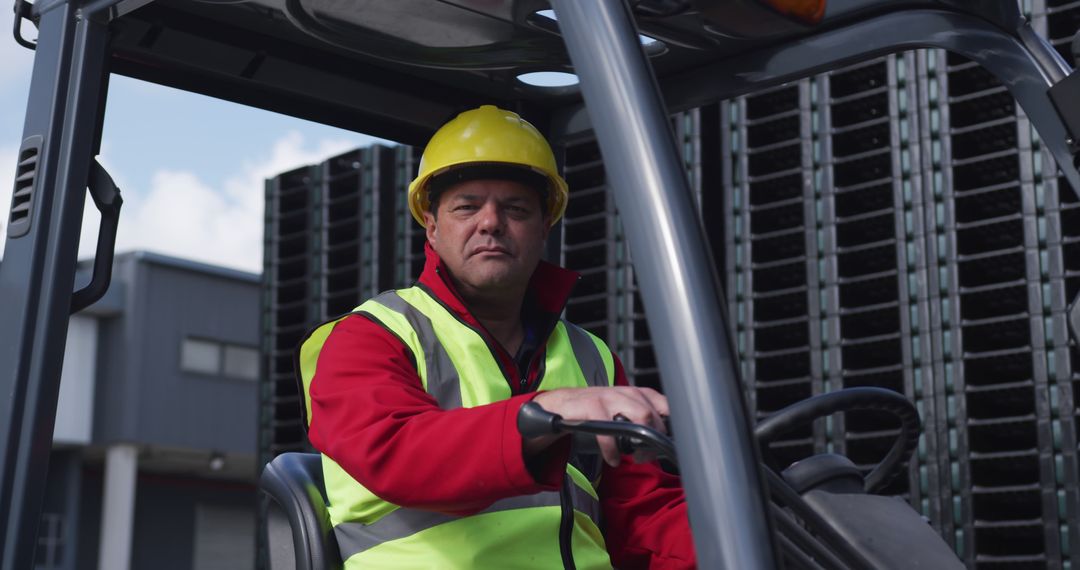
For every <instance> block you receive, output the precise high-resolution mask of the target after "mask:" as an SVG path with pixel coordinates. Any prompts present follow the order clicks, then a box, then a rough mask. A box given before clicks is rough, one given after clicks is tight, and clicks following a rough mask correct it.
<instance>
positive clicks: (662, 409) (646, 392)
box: [639, 388, 671, 416]
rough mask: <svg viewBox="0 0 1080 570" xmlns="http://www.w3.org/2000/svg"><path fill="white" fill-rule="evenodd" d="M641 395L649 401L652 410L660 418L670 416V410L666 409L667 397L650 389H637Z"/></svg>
mask: <svg viewBox="0 0 1080 570" xmlns="http://www.w3.org/2000/svg"><path fill="white" fill-rule="evenodd" d="M639 390H640V392H641V395H642V396H644V397H645V399H647V400H648V401H649V404H651V405H652V407H653V409H654V410H656V412H657V413H658V414H660V415H661V416H670V415H671V410H670V409H669V408H668V401H667V396H665V395H663V394H661V393H660V392H657V391H656V390H653V389H652V388H639Z"/></svg>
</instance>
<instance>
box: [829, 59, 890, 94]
mask: <svg viewBox="0 0 1080 570" xmlns="http://www.w3.org/2000/svg"><path fill="white" fill-rule="evenodd" d="M887 82H888V78H887V77H886V69H885V66H884V65H883V63H882V60H881V59H877V60H871V61H869V62H864V63H862V64H860V65H859V67H855V68H853V69H852V68H848V69H847V70H845V71H838V72H833V73H832V74H830V75H829V88H830V90H831V91H832V96H833V97H837V98H839V97H847V96H848V95H853V94H855V93H860V92H863V91H870V90H873V89H877V88H879V87H882V86H884V85H885V84H886V83H887Z"/></svg>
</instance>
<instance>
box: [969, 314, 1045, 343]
mask: <svg viewBox="0 0 1080 570" xmlns="http://www.w3.org/2000/svg"><path fill="white" fill-rule="evenodd" d="M1030 342H1031V324H1030V323H1029V322H1028V318H1027V314H1022V315H1021V316H1019V317H1018V318H1015V319H1011V320H999V319H994V320H992V321H991V322H989V323H986V324H980V325H966V326H965V327H964V342H963V345H964V351H965V352H972V353H975V352H992V351H997V350H1008V349H1010V348H1021V347H1026V346H1028V345H1029V343H1030Z"/></svg>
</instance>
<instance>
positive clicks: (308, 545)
mask: <svg viewBox="0 0 1080 570" xmlns="http://www.w3.org/2000/svg"><path fill="white" fill-rule="evenodd" d="M259 490H260V491H261V500H262V501H263V502H264V506H265V507H266V508H265V510H264V512H266V513H267V521H266V525H265V528H266V529H267V533H268V536H267V544H268V545H269V555H270V556H269V558H270V568H271V569H272V570H289V569H295V570H340V568H341V567H342V563H341V554H340V552H339V551H338V546H337V539H335V538H334V529H333V525H332V524H331V523H330V514H329V513H328V512H327V509H326V505H327V500H326V488H325V487H324V486H323V476H322V459H321V457H320V456H319V454H317V453H283V454H281V455H279V456H277V457H275V458H274V460H273V461H271V462H270V463H269V464H267V466H266V467H265V468H264V469H263V472H262V476H261V477H260V478H259Z"/></svg>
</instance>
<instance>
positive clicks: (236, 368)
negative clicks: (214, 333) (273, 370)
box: [225, 344, 259, 380]
mask: <svg viewBox="0 0 1080 570" xmlns="http://www.w3.org/2000/svg"><path fill="white" fill-rule="evenodd" d="M225 375H226V376H230V377H232V378H243V379H244V380H255V379H256V378H258V377H259V351H258V350H255V349H254V348H251V347H250V346H238V345H235V344H226V345H225Z"/></svg>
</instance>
